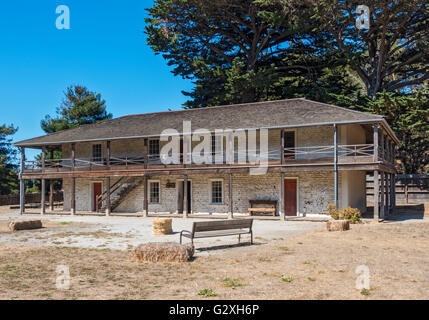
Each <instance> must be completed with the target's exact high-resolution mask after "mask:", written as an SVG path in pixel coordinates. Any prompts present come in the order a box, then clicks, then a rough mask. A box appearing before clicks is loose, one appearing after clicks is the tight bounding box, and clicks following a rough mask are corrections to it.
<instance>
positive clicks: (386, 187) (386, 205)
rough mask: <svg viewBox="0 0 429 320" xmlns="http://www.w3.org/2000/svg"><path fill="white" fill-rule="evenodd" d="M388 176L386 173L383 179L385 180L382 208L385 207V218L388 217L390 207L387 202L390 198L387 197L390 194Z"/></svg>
mask: <svg viewBox="0 0 429 320" xmlns="http://www.w3.org/2000/svg"><path fill="white" fill-rule="evenodd" d="M389 176H390V174H389V173H387V172H386V173H385V174H384V178H385V180H386V181H385V184H384V186H385V192H384V195H385V200H384V206H385V207H386V208H385V210H384V214H385V216H386V217H387V216H389V207H390V203H389V200H390V197H389V193H390V185H389V184H390V178H389Z"/></svg>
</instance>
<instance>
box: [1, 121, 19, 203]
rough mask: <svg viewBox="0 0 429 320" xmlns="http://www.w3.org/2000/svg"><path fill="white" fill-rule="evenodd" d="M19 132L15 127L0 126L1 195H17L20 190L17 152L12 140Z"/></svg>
mask: <svg viewBox="0 0 429 320" xmlns="http://www.w3.org/2000/svg"><path fill="white" fill-rule="evenodd" d="M17 131H18V128H15V127H14V126H13V125H5V124H3V125H1V126H0V195H7V194H16V193H18V190H19V185H18V172H17V169H18V168H17V165H16V163H15V162H16V153H17V150H16V148H14V147H13V146H12V138H11V136H12V135H14V134H15V133H16V132H17Z"/></svg>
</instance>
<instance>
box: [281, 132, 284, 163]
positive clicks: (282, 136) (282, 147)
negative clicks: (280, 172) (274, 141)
mask: <svg viewBox="0 0 429 320" xmlns="http://www.w3.org/2000/svg"><path fill="white" fill-rule="evenodd" d="M284 162H285V131H284V130H283V129H281V131H280V164H284Z"/></svg>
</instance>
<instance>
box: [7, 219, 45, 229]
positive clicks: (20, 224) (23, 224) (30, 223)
mask: <svg viewBox="0 0 429 320" xmlns="http://www.w3.org/2000/svg"><path fill="white" fill-rule="evenodd" d="M8 228H9V230H10V231H17V230H31V229H40V228H42V221H41V220H26V221H11V222H10V223H9V226H8Z"/></svg>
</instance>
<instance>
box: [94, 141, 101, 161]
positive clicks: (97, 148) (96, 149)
mask: <svg viewBox="0 0 429 320" xmlns="http://www.w3.org/2000/svg"><path fill="white" fill-rule="evenodd" d="M101 160H102V154H101V144H94V145H92V161H93V162H101Z"/></svg>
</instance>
